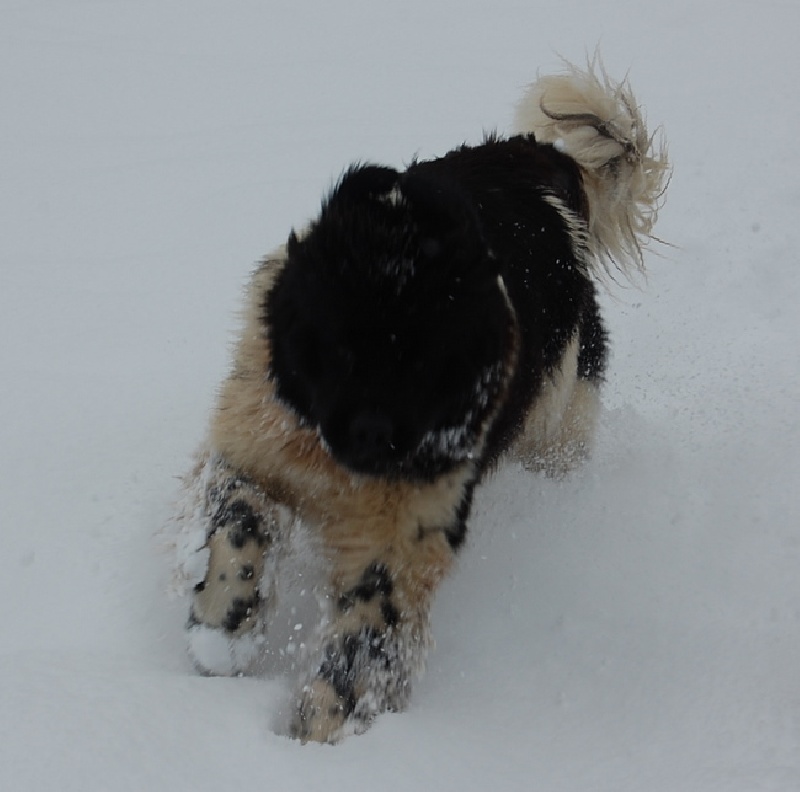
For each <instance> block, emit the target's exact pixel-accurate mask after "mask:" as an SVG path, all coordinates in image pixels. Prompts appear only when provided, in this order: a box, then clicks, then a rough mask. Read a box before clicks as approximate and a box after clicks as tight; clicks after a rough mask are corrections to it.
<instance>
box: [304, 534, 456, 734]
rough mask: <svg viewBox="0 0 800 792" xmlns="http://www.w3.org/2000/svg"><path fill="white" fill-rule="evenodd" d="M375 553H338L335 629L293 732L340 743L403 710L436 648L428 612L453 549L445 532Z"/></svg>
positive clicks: (343, 549) (327, 636)
mask: <svg viewBox="0 0 800 792" xmlns="http://www.w3.org/2000/svg"><path fill="white" fill-rule="evenodd" d="M415 533H416V535H415V536H414V537H413V538H409V537H403V538H401V539H399V540H398V541H397V542H396V543H394V544H393V545H392V546H390V547H387V548H384V549H383V551H382V552H379V553H377V554H375V555H373V556H372V557H370V558H369V560H367V555H368V554H369V552H370V551H372V552H374V548H368V547H364V546H356V547H348V546H346V545H344V544H343V545H341V546H339V547H338V548H337V549H336V550H335V553H334V555H333V561H334V574H333V587H332V596H331V611H332V612H331V617H330V622H329V623H328V625H327V626H326V628H325V630H324V635H323V640H322V644H321V649H320V652H319V654H318V655H317V660H316V662H315V663H314V665H313V666H312V670H311V673H310V674H309V676H308V677H307V678H306V679H305V680H304V683H303V684H302V686H301V688H300V691H299V693H298V697H297V705H296V710H295V713H294V717H293V721H292V725H291V733H292V736H294V737H297V738H299V739H301V740H302V741H304V742H305V741H308V740H313V741H317V742H336V741H338V740H339V739H340V738H341V737H342V736H344V734H345V733H347V731H352V732H356V733H358V732H362V731H364V730H365V729H366V728H367V727H368V726H369V724H370V723H371V721H372V719H373V718H374V716H375V715H377V714H378V713H380V712H383V711H387V710H389V711H399V710H402V709H404V708H405V706H406V703H407V701H408V697H409V695H410V692H411V682H412V679H413V678H414V677H415V676H416V675H418V674H419V672H421V670H422V668H423V666H424V663H425V657H426V654H427V649H428V646H429V643H430V637H429V635H430V631H429V610H430V605H431V599H432V596H433V593H434V591H435V590H436V588H437V586H438V584H439V582H440V580H441V578H442V577H443V575H444V573H445V572H446V570H447V569H448V567H449V566H450V563H451V561H452V556H453V549H452V547H451V546H450V543H449V542H448V541H447V539H446V537H445V534H444V532H443V531H433V532H430V533H425V532H424V531H422V530H421V529H418V530H417V531H416V532H415Z"/></svg>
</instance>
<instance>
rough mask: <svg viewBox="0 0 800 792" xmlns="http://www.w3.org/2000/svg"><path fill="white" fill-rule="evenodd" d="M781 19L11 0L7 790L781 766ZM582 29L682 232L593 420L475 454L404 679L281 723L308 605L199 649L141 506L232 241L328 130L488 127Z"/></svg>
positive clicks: (298, 184) (425, 152) (393, 132)
mask: <svg viewBox="0 0 800 792" xmlns="http://www.w3.org/2000/svg"><path fill="white" fill-rule="evenodd" d="M799 22H800V6H798V5H797V4H796V3H791V2H779V0H766V1H765V2H763V3H759V4H756V3H754V2H748V0H724V2H723V0H703V1H702V2H688V0H676V2H673V3H658V4H656V3H640V2H634V0H614V1H613V2H612V1H611V0H596V1H594V2H589V0H562V2H560V3H557V4H553V3H522V2H511V0H507V1H502V0H501V1H500V2H498V1H494V2H491V3H489V2H474V3H470V4H466V5H465V4H463V3H455V2H453V0H442V2H440V3H437V4H431V3H427V2H421V0H412V2H408V3H404V4H388V3H386V4H384V3H374V2H366V0H358V1H357V2H349V3H347V4H346V5H344V4H340V3H339V4H337V3H323V2H319V0H316V1H314V2H306V3H279V2H272V3H261V2H256V1H255V0H244V1H243V2H241V3H236V4H219V3H212V2H210V1H209V0H196V2H194V3H192V4H179V3H163V2H156V0H138V2H136V3H129V2H123V0H108V1H107V2H103V3H98V2H89V1H88V0H87V1H85V2H79V0H72V1H71V2H63V0H60V1H59V2H57V1H56V0H34V2H25V3H23V2H19V1H15V0H3V2H1V3H0V31H2V32H0V40H2V46H0V75H2V78H1V80H0V86H2V87H0V92H1V93H0V97H2V106H3V123H2V124H1V125H0V173H2V174H3V176H2V181H3V190H2V191H1V192H0V217H1V218H2V234H1V235H0V267H2V288H0V333H1V334H2V338H3V339H4V342H3V344H2V346H0V371H1V372H2V380H0V409H2V414H3V417H4V420H3V422H2V425H1V426H0V447H1V448H2V449H3V453H2V457H0V465H2V467H1V468H0V481H2V497H1V498H0V526H2V537H3V538H2V543H3V575H2V576H0V788H2V789H3V790H9V792H16V791H17V790H25V792H35V791H37V790H52V789H58V790H63V791H64V792H67V791H68V790H82V791H83V792H85V791H86V790H107V789H115V790H116V789H119V790H125V789H131V790H141V789H150V790H162V789H163V790H167V789H170V790H172V789H187V790H188V789H191V790H195V791H196V792H200V791H201V790H216V789H221V788H226V789H233V788H236V787H237V785H243V784H245V783H251V784H253V783H254V784H258V785H259V786H264V787H267V786H268V787H269V788H280V789H283V790H291V789H323V788H324V789H328V790H345V789H348V790H349V789H352V788H353V787H354V786H358V785H369V786H374V787H375V788H379V789H382V790H387V792H388V791H389V790H408V789H414V788H423V789H460V790H484V789H487V788H496V789H503V790H531V789H542V790H567V791H569V792H571V791H573V790H593V792H594V791H603V790H608V791H609V792H611V791H612V790H613V792H642V790H647V791H648V792H662V790H663V792H667V791H669V792H674V790H680V791H681V792H694V791H695V790H697V791H698V792H714V791H716V790H724V792H750V791H751V790H779V791H780V792H787V791H789V790H796V789H800V676H798V668H799V667H800V574H798V567H799V565H800V498H798V494H797V493H798V482H800V455H798V448H800V398H799V396H800V351H799V350H800V345H798V342H797V339H798V332H799V331H800V318H799V317H798V312H797V305H798V303H800V266H798V250H799V249H800V224H798V222H797V217H798V211H799V210H800V189H798V186H797V180H796V174H797V173H798V172H799V171H800V154H798V147H797V145H796V140H795V138H796V129H797V126H798V121H799V120H800V99H798V94H797V91H796V85H795V83H796V77H797V75H798V74H799V73H800V54H799V53H798V49H797V47H796V44H795V38H796V31H797V29H798V23H799ZM598 42H599V43H600V45H601V48H602V52H603V55H604V59H605V62H606V66H607V68H608V70H609V72H610V73H611V74H612V75H617V76H624V74H625V73H626V72H628V70H629V69H630V78H631V82H632V84H633V86H634V88H635V90H636V91H637V94H638V96H639V98H640V100H641V101H642V102H643V103H644V105H645V107H646V110H647V113H648V118H649V120H650V122H651V124H656V123H658V122H663V124H664V127H665V131H666V134H667V137H668V140H669V144H670V154H671V157H672V160H673V162H674V165H675V173H674V178H673V180H672V184H671V185H670V188H669V196H668V203H667V206H666V208H665V209H664V211H663V213H662V216H661V218H660V222H659V226H658V227H657V233H658V235H659V236H660V237H661V238H662V239H664V240H667V241H668V242H669V243H671V245H672V246H671V247H665V246H662V247H661V248H660V249H659V250H658V251H654V253H660V255H654V254H651V255H650V256H649V257H648V267H649V277H648V280H647V283H646V284H645V285H644V287H643V288H642V289H641V290H635V289H632V288H629V287H627V288H626V287H622V286H617V287H613V288H612V290H611V293H610V294H609V295H608V296H607V297H606V298H604V303H605V308H606V316H607V318H608V321H609V325H610V327H611V331H612V341H613V347H614V357H613V362H612V366H611V375H610V380H609V383H608V387H607V389H606V391H605V395H604V413H603V419H602V426H601V431H600V435H599V439H598V445H597V452H596V454H595V456H594V458H593V459H592V460H591V461H590V463H589V464H588V465H587V466H586V467H584V468H583V469H582V470H581V471H579V472H577V473H576V474H575V475H573V476H571V477H570V478H568V479H566V480H565V481H562V482H553V481H550V480H547V479H544V478H540V477H535V476H530V475H528V474H526V473H524V472H523V471H521V470H520V469H518V468H515V467H507V468H504V469H502V470H501V471H500V472H499V473H498V475H497V476H496V477H495V478H494V479H493V480H491V481H490V482H488V483H487V485H486V486H485V487H484V488H483V489H482V490H481V491H480V493H479V495H478V498H477V501H476V507H475V513H474V515H473V519H472V524H471V533H470V536H469V541H468V545H467V547H466V548H465V550H464V552H463V555H462V557H461V560H460V563H459V568H458V570H457V571H456V573H455V574H454V575H453V576H452V577H451V578H450V579H449V580H448V581H447V582H446V584H445V585H444V587H443V589H442V591H441V592H440V596H439V598H438V600H437V603H436V606H435V609H434V614H433V628H434V634H435V637H436V640H437V646H436V648H435V650H434V651H433V652H432V654H431V657H430V660H429V666H428V671H427V674H426V676H425V677H424V679H423V680H422V681H421V682H420V684H418V685H417V688H416V691H415V694H414V697H413V701H412V704H411V707H410V708H409V710H408V711H407V712H405V713H403V714H400V715H388V716H385V717H383V718H381V719H380V720H379V721H378V722H377V723H376V724H375V725H374V726H373V728H372V729H371V730H370V731H369V732H367V733H366V734H364V735H361V736H354V737H351V738H349V739H347V740H346V741H345V742H343V743H342V744H341V745H339V746H336V747H335V748H331V747H328V746H314V745H307V746H301V745H299V744H297V743H296V742H293V741H291V740H289V739H287V738H286V737H285V736H282V735H281V734H280V731H281V728H280V722H281V717H282V713H284V712H285V709H286V701H287V696H288V692H287V691H288V689H289V680H290V678H291V668H292V664H293V662H294V657H295V655H294V654H293V649H290V647H292V648H293V647H295V646H297V645H299V644H300V643H301V642H302V640H303V638H304V635H306V634H307V633H305V632H304V631H306V630H307V629H310V628H308V627H307V625H309V623H310V620H309V619H308V618H307V614H306V612H305V611H304V608H307V605H304V602H303V600H302V598H301V599H300V600H299V601H296V602H294V603H291V602H289V603H287V604H286V605H285V606H284V608H285V611H284V613H283V614H282V615H281V616H280V617H278V619H277V622H278V623H276V630H275V634H274V635H273V637H272V638H271V642H272V650H271V651H272V653H273V654H272V660H271V661H270V662H269V663H267V664H266V665H267V666H268V667H267V668H266V670H265V674H264V677H263V678H230V679H228V678H209V677H202V676H199V675H197V674H195V673H194V671H193V669H192V665H191V661H190V659H189V658H188V656H187V653H186V647H185V643H184V637H183V634H182V633H183V624H184V621H185V618H186V609H187V602H186V600H185V599H181V598H178V597H175V596H170V595H169V594H168V589H169V588H170V581H171V578H170V575H171V572H172V567H173V564H174V554H173V552H172V551H171V550H170V549H169V548H168V546H167V545H168V542H167V540H166V538H165V535H164V534H163V532H161V531H160V528H161V526H163V525H164V523H165V520H166V519H167V516H168V514H169V513H170V509H171V508H172V504H171V499H172V498H173V497H174V495H175V493H176V491H177V488H178V482H177V479H176V476H179V475H180V474H182V473H183V472H184V471H185V470H186V468H187V467H188V465H189V464H190V460H191V453H192V451H193V450H194V448H195V446H196V444H197V443H198V442H199V440H200V439H201V437H202V434H203V430H204V427H205V421H206V416H207V413H208V409H209V407H210V405H211V404H212V401H213V397H214V393H215V388H216V386H217V383H218V382H219V381H220V379H221V378H222V377H223V376H224V374H225V371H226V368H227V365H228V361H227V355H228V351H229V344H230V341H231V338H232V334H233V332H234V330H235V328H236V326H237V319H236V311H237V309H238V305H239V299H240V296H241V290H242V287H243V285H244V283H245V281H246V278H247V275H248V273H249V270H250V268H251V266H252V265H253V263H254V262H255V261H256V260H257V259H258V258H259V257H260V256H261V255H262V254H264V253H265V252H267V251H269V250H271V249H272V248H273V247H274V246H275V245H276V244H279V243H281V242H282V241H283V240H284V239H285V238H286V236H287V235H288V231H289V229H290V227H292V226H293V225H295V226H297V227H301V226H302V225H303V223H304V222H305V221H306V220H307V219H308V217H309V216H310V215H311V214H313V213H314V212H315V211H316V209H317V207H318V206H319V200H320V196H321V195H322V193H323V191H324V190H325V189H327V188H328V187H329V186H330V184H331V183H332V182H333V180H334V179H335V178H336V177H337V176H338V175H339V173H340V172H341V170H342V169H343V168H344V167H345V166H346V165H348V164H349V163H350V162H352V161H354V160H376V161H379V162H385V163H387V164H390V165H395V166H400V165H402V163H403V162H404V161H407V160H408V159H409V158H410V157H411V156H412V155H414V154H418V155H419V156H420V157H426V156H433V155H436V154H439V153H443V152H444V151H446V150H447V149H448V148H450V147H451V146H453V145H454V144H457V143H459V142H461V141H463V140H467V141H469V142H475V141H477V140H478V139H479V138H480V135H481V133H482V131H483V130H484V129H492V128H497V129H498V130H499V131H501V132H502V131H504V130H507V129H508V128H509V126H510V123H511V118H512V115H513V104H514V101H515V100H516V99H517V97H518V96H519V95H520V92H521V90H522V88H523V87H524V85H525V84H526V82H528V81H529V80H530V79H532V77H533V76H534V75H535V73H536V71H537V69H540V68H541V70H542V71H547V70H551V69H554V68H558V65H559V59H558V55H563V56H565V57H567V58H569V59H572V60H581V59H582V58H583V57H584V53H585V52H586V51H590V52H591V51H593V49H594V47H595V45H596V44H597V43H598ZM304 574H305V573H304V572H303V571H302V569H299V570H298V572H297V576H298V578H300V580H299V581H298V586H300V587H302V589H303V590H305V588H307V587H308V586H309V582H308V580H307V579H305V578H304V577H303V576H304ZM306 599H308V598H306ZM296 624H303V628H302V629H301V630H300V631H295V630H294V625H296Z"/></svg>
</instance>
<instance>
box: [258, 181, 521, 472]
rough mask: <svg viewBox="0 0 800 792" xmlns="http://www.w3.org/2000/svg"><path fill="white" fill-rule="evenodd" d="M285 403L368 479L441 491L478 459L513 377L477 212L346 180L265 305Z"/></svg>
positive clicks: (499, 286)
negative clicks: (439, 485)
mask: <svg viewBox="0 0 800 792" xmlns="http://www.w3.org/2000/svg"><path fill="white" fill-rule="evenodd" d="M264 307H265V312H264V316H265V322H266V325H267V334H268V339H269V342H270V348H271V364H270V366H271V368H270V376H271V378H272V379H273V381H274V385H275V389H276V393H277V395H278V398H279V399H281V400H282V401H283V402H284V403H285V404H286V405H288V406H289V407H290V408H291V409H292V410H293V411H294V412H295V413H296V414H297V415H298V416H299V417H300V419H301V420H302V422H303V423H304V424H305V425H307V426H310V427H313V428H315V429H316V430H317V432H318V433H319V436H320V438H321V440H322V442H323V443H324V445H325V446H326V448H327V449H328V451H329V453H330V454H331V455H332V456H333V458H334V459H335V460H336V461H337V462H338V463H340V464H342V465H344V466H345V467H347V468H348V469H350V470H352V471H354V472H356V473H361V474H367V475H378V476H389V477H395V476H399V477H404V478H410V479H430V478H432V477H434V476H436V475H438V474H440V473H442V472H444V471H446V470H448V469H451V468H452V467H453V466H455V465H457V464H458V463H460V462H461V461H463V460H464V459H466V458H468V457H470V456H471V455H472V454H473V453H474V452H475V450H476V448H477V447H478V446H479V444H480V443H481V442H482V439H483V438H482V434H483V432H485V430H486V424H487V419H488V418H489V417H490V416H491V415H492V414H493V413H494V411H495V409H496V407H497V405H498V400H499V399H501V398H502V394H503V392H504V388H505V380H506V377H507V376H508V366H509V359H510V344H511V343H512V342H511V338H512V323H513V317H512V312H511V309H510V307H509V304H508V298H507V295H506V294H505V290H504V286H503V283H502V280H501V279H500V277H499V272H498V266H497V262H496V261H495V260H494V257H493V256H492V253H491V251H490V249H489V247H488V245H487V243H486V241H485V239H484V238H483V234H482V232H481V228H480V223H479V221H478V218H477V217H476V216H475V214H474V211H473V210H472V208H471V206H470V204H469V202H468V201H467V200H465V199H464V198H463V197H462V196H461V195H460V194H459V193H458V192H457V191H454V190H453V189H452V188H448V187H447V186H445V185H442V184H438V183H436V182H435V181H432V180H431V179H430V178H427V177H422V176H418V175H409V174H408V173H406V174H402V175H401V174H399V173H398V172H397V171H395V170H392V169H391V168H381V167H377V166H360V167H356V168H353V169H351V170H350V171H348V172H347V173H346V174H345V176H344V177H343V178H342V180H341V181H340V183H339V185H338V186H337V187H336V188H335V189H334V190H333V192H332V193H331V195H330V197H329V198H328V200H327V201H326V202H325V203H324V205H323V208H322V212H321V214H320V217H319V219H318V220H317V221H316V222H315V223H313V224H312V225H311V227H310V229H309V230H308V232H307V233H306V234H305V235H303V236H302V238H300V239H298V237H297V236H295V235H294V234H292V235H291V237H290V239H289V243H288V246H287V260H286V264H285V266H284V268H283V269H282V271H281V273H280V274H279V276H278V277H277V279H276V281H275V284H274V286H273V287H272V289H271V290H270V291H269V293H268V294H267V295H266V298H265V306H264Z"/></svg>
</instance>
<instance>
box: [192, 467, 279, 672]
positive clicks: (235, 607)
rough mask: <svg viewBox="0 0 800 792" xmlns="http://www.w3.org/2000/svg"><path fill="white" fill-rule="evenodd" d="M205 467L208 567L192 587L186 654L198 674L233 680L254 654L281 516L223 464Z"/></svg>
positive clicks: (252, 486) (262, 495) (258, 491)
mask: <svg viewBox="0 0 800 792" xmlns="http://www.w3.org/2000/svg"><path fill="white" fill-rule="evenodd" d="M208 464H209V465H211V469H210V471H208V473H207V475H208V480H207V483H206V486H205V492H204V498H205V509H204V512H205V517H206V544H205V547H206V548H207V550H208V565H207V569H206V574H205V577H204V579H203V580H202V581H201V582H200V583H198V584H197V585H196V586H195V587H194V594H193V598H192V606H191V611H190V615H189V621H188V625H187V633H188V642H189V653H190V655H191V657H192V660H193V661H194V663H195V665H196V666H197V668H198V669H199V670H200V671H202V672H203V673H207V674H215V675H232V674H237V673H241V672H243V671H245V670H246V669H247V667H248V666H249V665H250V663H251V662H252V661H253V659H254V658H255V656H256V654H257V650H258V634H257V633H258V631H257V630H254V628H255V627H256V626H257V625H258V624H259V621H260V619H259V617H260V612H261V610H262V608H263V606H264V603H265V601H267V600H268V599H269V597H270V595H271V588H272V581H270V580H265V575H264V567H265V563H266V560H267V559H268V557H270V555H272V554H274V552H275V543H276V541H277V540H278V537H279V534H280V530H279V529H280V527H281V523H282V522H283V521H285V519H286V514H285V510H284V509H283V508H282V507H279V506H278V505H276V504H275V503H274V501H272V500H271V499H270V498H269V497H268V496H267V495H266V494H265V493H264V492H263V490H262V489H261V488H260V487H259V486H258V485H257V484H256V483H255V482H254V481H252V480H251V479H249V478H247V477H246V476H243V475H240V474H239V473H237V471H235V470H233V469H232V468H230V467H229V466H228V465H227V464H226V463H225V462H224V460H222V459H219V458H214V457H212V458H211V459H210V461H209V462H208ZM266 577H269V576H266Z"/></svg>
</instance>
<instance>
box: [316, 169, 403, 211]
mask: <svg viewBox="0 0 800 792" xmlns="http://www.w3.org/2000/svg"><path fill="white" fill-rule="evenodd" d="M398 176H399V174H398V172H397V171H396V170H395V169H394V168H389V167H385V166H383V165H354V166H352V167H351V168H350V169H349V170H347V171H346V172H345V174H344V175H343V176H342V178H341V179H340V181H339V184H338V185H337V186H336V188H335V189H334V191H333V195H332V196H331V203H335V202H338V201H348V202H349V201H362V200H364V199H365V198H379V197H380V196H382V195H387V194H388V193H390V192H391V191H392V189H394V187H396V186H397V180H398Z"/></svg>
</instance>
